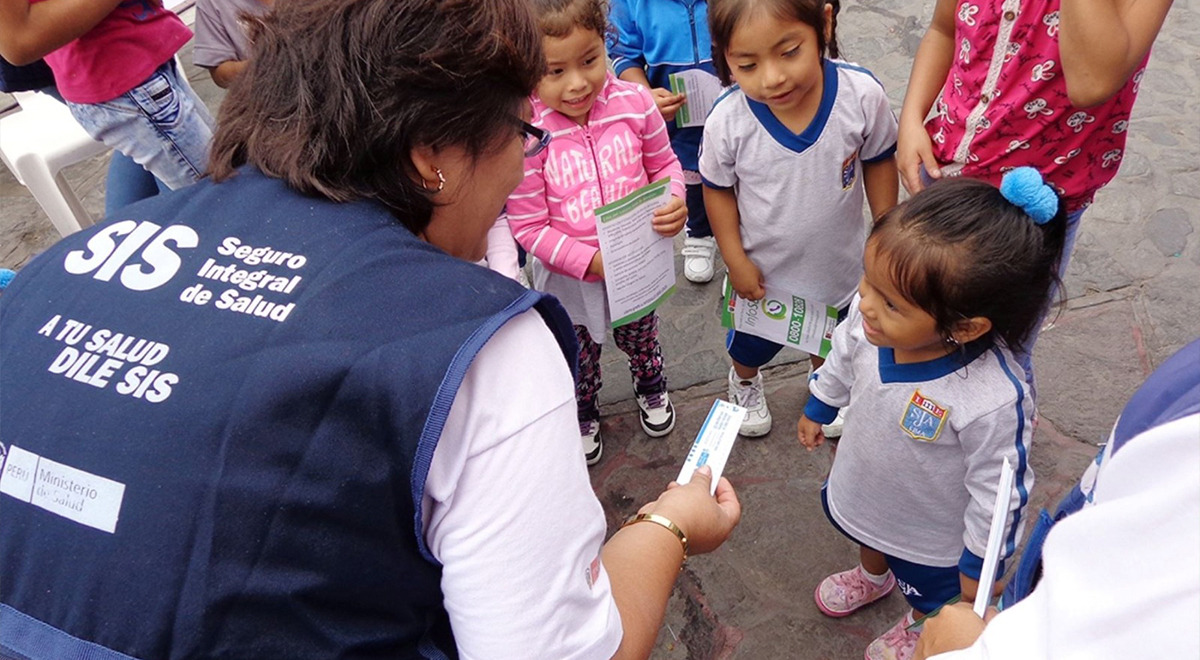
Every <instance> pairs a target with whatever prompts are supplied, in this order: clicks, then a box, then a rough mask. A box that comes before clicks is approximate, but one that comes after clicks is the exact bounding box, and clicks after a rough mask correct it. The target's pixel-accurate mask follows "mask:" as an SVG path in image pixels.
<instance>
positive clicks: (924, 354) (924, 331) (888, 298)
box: [858, 241, 952, 364]
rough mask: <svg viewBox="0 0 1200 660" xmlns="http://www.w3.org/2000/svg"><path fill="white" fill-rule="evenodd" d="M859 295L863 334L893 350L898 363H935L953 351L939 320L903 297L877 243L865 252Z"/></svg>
mask: <svg viewBox="0 0 1200 660" xmlns="http://www.w3.org/2000/svg"><path fill="white" fill-rule="evenodd" d="M858 294H859V295H860V296H861V297H862V299H861V300H860V301H859V303H858V309H859V311H860V312H861V313H862V318H863V334H865V335H866V337H867V341H869V342H871V343H872V344H874V345H875V346H883V347H887V348H891V349H893V350H894V351H895V357H896V362H897V363H901V364H905V363H912V362H925V361H926V360H934V359H937V358H940V357H942V356H943V355H946V354H948V353H949V352H950V351H951V350H952V349H951V347H950V346H949V345H948V344H947V343H946V341H945V339H944V338H943V336H942V333H941V331H939V330H938V327H937V321H935V320H934V318H933V317H932V316H930V315H929V313H928V312H926V311H925V310H923V309H921V308H920V307H917V306H916V305H914V304H913V303H912V302H910V301H909V300H907V299H906V298H905V297H904V296H903V295H901V294H900V291H899V290H898V289H897V288H896V286H895V285H894V284H893V283H892V272H891V268H890V264H889V263H888V259H887V255H881V254H879V253H878V252H877V251H876V249H875V243H874V241H869V242H868V243H867V249H866V252H864V253H863V278H862V280H861V281H860V282H859V284H858Z"/></svg>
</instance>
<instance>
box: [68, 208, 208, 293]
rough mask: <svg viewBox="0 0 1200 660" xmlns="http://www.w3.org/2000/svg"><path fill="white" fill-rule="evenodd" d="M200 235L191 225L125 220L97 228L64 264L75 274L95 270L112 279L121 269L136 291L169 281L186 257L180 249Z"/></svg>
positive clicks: (122, 276)
mask: <svg viewBox="0 0 1200 660" xmlns="http://www.w3.org/2000/svg"><path fill="white" fill-rule="evenodd" d="M199 244H200V236H199V235H197V234H196V231H195V230H194V229H192V228H191V227H187V226H184V225H171V226H170V227H167V228H166V229H163V228H162V227H160V226H159V225H156V224H154V223H153V222H146V221H143V222H136V221H134V220H121V221H119V222H114V223H112V224H111V225H109V226H107V227H105V228H104V229H101V230H100V231H98V232H96V234H95V235H94V236H92V237H91V238H90V239H88V242H87V249H86V250H72V251H70V252H68V253H67V257H66V259H65V260H64V261H63V267H64V268H65V269H66V271H67V272H68V273H71V274H72V275H85V274H88V273H92V277H93V278H95V279H97V280H100V281H103V282H108V281H110V280H112V278H113V276H114V275H117V273H120V278H119V281H120V282H121V284H123V285H124V286H125V287H126V288H128V289H132V290H133V291H149V290H150V289H154V288H157V287H160V286H162V285H163V284H166V283H167V282H168V281H169V280H170V279H171V278H172V277H174V275H175V273H176V272H178V271H179V267H180V266H181V265H182V263H183V262H182V261H181V260H180V258H179V255H178V254H176V251H175V250H176V249H180V248H184V249H187V248H194V247H196V246H197V245H199Z"/></svg>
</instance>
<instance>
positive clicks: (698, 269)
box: [679, 236, 717, 284]
mask: <svg viewBox="0 0 1200 660" xmlns="http://www.w3.org/2000/svg"><path fill="white" fill-rule="evenodd" d="M716 251H717V239H715V238H713V237H712V236H706V237H704V238H691V237H688V238H685V239H683V249H682V250H680V251H679V253H680V254H682V255H683V276H684V277H686V278H688V281H691V282H696V283H697V284H703V283H705V282H708V281H711V280H712V278H713V255H714V254H715V253H716Z"/></svg>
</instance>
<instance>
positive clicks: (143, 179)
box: [37, 85, 170, 218]
mask: <svg viewBox="0 0 1200 660" xmlns="http://www.w3.org/2000/svg"><path fill="white" fill-rule="evenodd" d="M37 91H39V92H41V93H43V94H47V95H49V96H53V97H54V98H56V99H58V101H59V102H60V103H63V104H66V100H64V99H63V97H62V94H60V93H59V92H58V87H56V86H54V85H50V86H49V87H43V88H41V89H39V90H37ZM168 190H170V188H167V187H166V185H164V184H163V182H162V181H159V180H158V179H156V178H154V175H153V174H151V173H149V172H147V171H146V170H145V168H143V167H142V166H141V165H138V164H137V163H135V162H133V159H132V158H130V157H129V156H126V155H125V154H123V153H121V152H120V151H113V152H112V156H111V157H109V159H108V178H107V179H106V180H105V182H104V217H106V218H107V217H110V216H112V214H113V211H116V210H117V209H119V208H121V207H123V206H129V205H130V204H132V203H134V202H139V201H141V200H143V199H146V198H147V197H153V196H155V195H157V194H158V193H160V192H166V191H168Z"/></svg>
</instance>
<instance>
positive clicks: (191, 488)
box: [0, 169, 575, 659]
mask: <svg viewBox="0 0 1200 660" xmlns="http://www.w3.org/2000/svg"><path fill="white" fill-rule="evenodd" d="M531 308H536V309H537V310H538V311H539V312H540V313H541V315H542V317H543V319H544V320H545V321H546V323H547V325H548V326H549V327H550V328H551V330H552V331H553V332H554V334H555V336H556V338H557V339H558V341H559V343H560V345H561V347H562V349H563V353H564V355H565V356H566V357H567V363H568V364H569V365H570V366H571V368H572V369H573V367H574V359H575V347H574V334H573V332H572V329H571V325H570V321H569V320H568V319H567V317H566V314H565V313H564V312H563V311H562V308H561V307H560V306H559V305H558V304H557V302H556V301H555V300H554V299H553V298H549V297H545V296H543V295H542V294H538V293H536V292H531V291H526V290H524V289H522V288H521V287H520V286H519V285H517V284H516V283H514V282H511V281H509V280H507V279H505V278H503V277H500V276H498V275H496V274H494V273H491V272H489V271H487V270H486V269H483V268H480V267H478V266H476V265H473V264H469V263H466V262H463V261H460V260H458V259H454V258H452V257H449V256H447V255H446V254H444V253H442V252H441V251H439V250H437V249H435V248H433V247H431V246H429V245H427V244H425V243H423V242H421V241H419V240H417V239H416V238H415V237H414V236H413V235H412V234H411V233H410V232H409V231H408V230H406V229H404V228H403V227H402V226H401V225H399V224H398V223H397V222H396V221H395V219H394V218H393V217H391V216H390V215H389V214H388V213H386V212H385V211H384V210H383V209H382V208H380V207H378V206H376V205H373V204H368V203H352V204H334V203H330V202H327V201H324V200H320V199H313V198H308V197H303V196H300V195H298V194H296V193H294V192H292V191H290V190H288V189H287V188H286V187H285V186H284V185H283V184H282V183H281V182H279V181H277V180H273V179H269V178H267V177H264V176H262V175H261V174H259V173H257V172H256V171H253V170H249V169H244V170H243V171H241V172H240V173H239V174H238V175H237V176H236V177H234V178H233V179H232V180H231V181H228V182H225V183H221V184H212V183H210V182H207V181H205V182H202V183H200V184H197V185H195V186H192V187H190V188H187V189H184V190H181V191H177V192H175V193H172V194H167V195H162V196H159V197H156V198H152V199H150V200H146V201H144V202H142V203H140V204H137V205H134V206H132V207H129V208H127V209H125V210H123V211H122V212H120V213H119V214H118V215H117V216H116V217H115V218H113V219H110V220H109V221H108V222H106V223H104V224H103V225H101V226H99V227H97V228H94V229H91V230H89V231H86V232H82V233H80V234H76V235H73V236H71V237H69V238H67V239H64V240H63V241H62V242H60V243H59V244H57V245H55V246H54V247H52V248H51V249H50V250H48V251H47V252H46V253H45V254H43V255H41V256H39V257H38V258H37V259H35V260H34V261H33V262H32V263H31V264H30V265H29V266H28V267H26V268H25V269H24V270H23V271H22V272H21V273H20V274H19V275H18V276H17V278H16V280H15V281H14V282H13V284H12V285H11V286H10V287H9V289H8V290H7V291H6V292H5V293H4V295H3V296H2V297H0V364H2V365H3V369H2V371H0V429H2V430H0V442H2V443H3V449H4V451H5V453H6V458H5V464H4V467H3V470H2V471H0V492H2V493H3V494H0V525H3V533H0V585H2V589H0V657H3V656H5V655H6V654H7V655H10V656H15V657H25V656H29V657H31V658H73V657H89V658H98V659H107V658H124V657H127V656H132V657H135V658H202V657H203V658H207V657H222V658H289V659H300V658H322V659H326V658H409V657H444V656H449V657H454V656H455V655H456V653H455V648H454V643H453V636H452V631H451V630H450V623H449V620H448V617H447V615H446V612H445V610H444V608H443V606H442V594H441V590H440V586H439V585H440V576H441V568H440V566H439V565H438V564H437V562H436V561H435V560H434V559H433V557H432V556H431V555H430V554H429V551H428V549H427V548H426V547H425V546H424V534H423V529H422V517H421V510H420V505H421V500H422V494H423V489H424V483H425V477H426V475H427V472H428V469H429V464H430V461H431V459H432V456H433V451H434V448H435V446H436V444H437V441H438V438H439V436H440V435H441V431H442V425H443V423H444V422H445V420H446V416H447V414H448V412H449V409H450V405H451V403H452V401H453V399H454V395H455V392H456V391H457V388H458V386H459V384H460V383H461V380H462V378H463V376H464V374H465V372H466V370H467V367H468V366H469V364H470V362H471V360H472V359H473V358H474V356H475V355H476V353H477V352H478V351H479V349H480V347H481V346H483V344H484V343H485V342H486V341H487V340H488V339H489V338H490V337H491V336H492V334H493V333H494V332H495V331H496V330H497V329H498V328H499V327H500V326H502V325H503V324H504V323H505V322H507V321H508V320H510V319H511V318H513V317H514V316H515V315H517V314H520V313H521V312H523V311H526V310H529V309H531ZM451 440H453V439H452V438H448V439H447V441H451ZM114 652H115V653H114ZM88 653H90V654H92V655H87V654H88ZM122 654H124V655H122Z"/></svg>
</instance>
